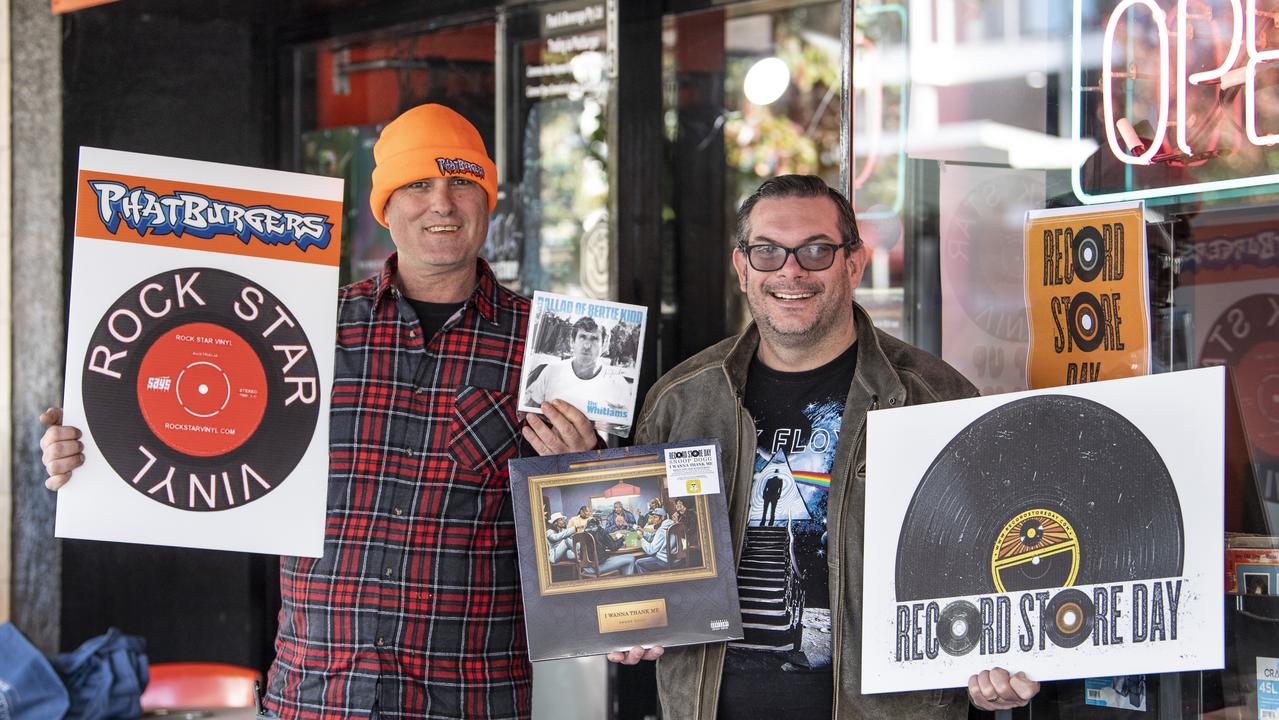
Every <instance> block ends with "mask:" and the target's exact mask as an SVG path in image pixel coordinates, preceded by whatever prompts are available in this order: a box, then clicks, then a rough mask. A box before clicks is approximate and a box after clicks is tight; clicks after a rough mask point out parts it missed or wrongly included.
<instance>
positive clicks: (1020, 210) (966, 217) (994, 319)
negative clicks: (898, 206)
mask: <svg viewBox="0 0 1279 720" xmlns="http://www.w3.org/2000/svg"><path fill="white" fill-rule="evenodd" d="M1044 178H1045V173H1044V171H1042V170H1014V169H1011V168H993V167H978V166H973V165H956V164H954V163H942V166H941V200H940V212H941V215H940V228H941V292H942V306H941V318H942V333H941V353H942V358H943V359H945V360H946V362H948V363H950V364H951V365H952V366H953V367H954V368H955V369H956V370H959V371H960V372H961V373H963V374H964V377H966V378H968V379H969V381H971V382H972V383H973V384H974V385H976V386H977V389H978V390H980V391H981V393H982V394H983V395H995V394H998V393H1004V392H1015V391H1018V390H1025V389H1027V387H1028V386H1027V385H1026V350H1027V347H1028V346H1029V337H1028V335H1029V327H1028V325H1027V320H1026V288H1025V284H1024V277H1025V269H1026V268H1025V253H1024V247H1023V245H1024V243H1023V241H1022V226H1023V221H1024V218H1025V216H1026V212H1028V211H1029V210H1032V209H1036V208H1041V207H1043V204H1044Z"/></svg>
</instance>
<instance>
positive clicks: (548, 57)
mask: <svg viewBox="0 0 1279 720" xmlns="http://www.w3.org/2000/svg"><path fill="white" fill-rule="evenodd" d="M509 27H510V28H511V29H510V32H509V45H508V47H510V48H512V53H513V55H514V63H513V64H512V72H511V81H510V89H511V95H510V98H511V102H510V107H511V112H510V113H509V115H508V119H507V120H508V122H509V123H510V128H509V133H508V136H509V137H510V141H511V144H512V146H513V147H512V151H513V152H512V153H511V155H510V160H511V169H512V172H511V177H510V180H511V184H510V185H509V186H507V187H509V192H510V193H511V196H512V206H513V208H515V210H516V212H517V213H518V222H517V224H518V227H519V228H520V229H521V238H520V239H521V241H522V248H521V250H520V253H519V258H520V282H519V284H520V286H521V287H522V288H523V289H524V290H525V291H526V292H532V291H533V290H547V291H550V292H556V293H562V294H566V295H577V296H586V297H595V298H609V297H611V296H612V295H613V289H612V286H611V285H610V283H611V282H612V257H611V255H612V252H613V248H612V245H613V242H612V239H611V237H610V234H609V216H608V204H609V192H610V185H609V151H610V148H609V143H608V98H609V91H610V87H611V81H610V75H611V63H612V62H613V61H612V58H611V52H610V48H609V37H608V33H607V32H606V17H605V3H603V2H599V1H595V2H589V1H588V2H582V1H580V0H577V1H574V2H567V3H564V2H561V3H547V4H543V5H538V6H535V7H529V8H524V9H520V10H513V11H512V14H511V21H510V23H509Z"/></svg>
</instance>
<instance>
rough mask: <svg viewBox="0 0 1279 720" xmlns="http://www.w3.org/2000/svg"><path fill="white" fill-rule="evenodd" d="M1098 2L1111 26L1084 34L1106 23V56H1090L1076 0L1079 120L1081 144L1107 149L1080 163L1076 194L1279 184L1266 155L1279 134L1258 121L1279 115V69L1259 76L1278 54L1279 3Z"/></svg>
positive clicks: (1143, 194) (1089, 198) (1111, 195)
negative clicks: (1276, 90)
mask: <svg viewBox="0 0 1279 720" xmlns="http://www.w3.org/2000/svg"><path fill="white" fill-rule="evenodd" d="M1098 10H1099V15H1098V18H1099V19H1104V25H1102V26H1100V27H1096V28H1088V30H1089V31H1091V33H1092V34H1095V33H1096V31H1097V30H1102V32H1101V52H1100V58H1096V57H1088V58H1085V56H1084V33H1085V28H1084V26H1083V8H1082V0H1075V4H1074V53H1073V83H1072V92H1071V96H1072V118H1073V121H1072V128H1073V133H1074V139H1075V141H1076V143H1080V144H1082V143H1083V142H1085V140H1086V139H1092V140H1095V141H1096V142H1097V143H1098V145H1100V149H1099V150H1098V152H1097V153H1095V154H1094V155H1093V156H1091V157H1089V158H1088V159H1086V160H1084V161H1083V162H1080V163H1077V164H1076V165H1075V168H1074V172H1073V178H1072V180H1073V184H1074V189H1075V194H1076V195H1077V196H1078V197H1079V199H1080V200H1081V201H1083V202H1088V203H1093V202H1107V201H1113V200H1122V199H1134V198H1159V197H1170V196H1176V195H1187V194H1191V193H1202V192H1208V191H1213V190H1226V189H1231V188H1239V187H1250V186H1257V185H1268V184H1275V183H1279V174H1276V173H1274V172H1272V171H1271V170H1270V168H1269V166H1268V163H1267V162H1266V154H1267V153H1266V150H1267V148H1269V146H1272V145H1276V144H1279V133H1275V132H1263V131H1262V130H1261V129H1260V127H1261V126H1264V125H1265V124H1266V116H1267V114H1268V113H1267V110H1271V115H1272V116H1274V117H1279V104H1276V103H1275V102H1274V100H1273V99H1271V98H1274V97H1275V96H1274V94H1273V90H1272V88H1271V86H1272V85H1274V84H1275V78H1279V75H1275V76H1274V77H1270V76H1268V75H1266V74H1265V73H1264V72H1262V71H1264V70H1266V66H1267V64H1268V63H1274V62H1276V61H1279V25H1276V20H1279V7H1275V8H1270V7H1258V0H1119V1H1118V2H1115V3H1114V4H1113V5H1111V6H1110V10H1109V12H1107V11H1106V9H1105V4H1103V7H1101V8H1098ZM1103 28H1104V29H1103ZM1085 61H1087V64H1086V62H1085ZM1271 67H1273V68H1274V69H1276V70H1279V65H1273V66H1271Z"/></svg>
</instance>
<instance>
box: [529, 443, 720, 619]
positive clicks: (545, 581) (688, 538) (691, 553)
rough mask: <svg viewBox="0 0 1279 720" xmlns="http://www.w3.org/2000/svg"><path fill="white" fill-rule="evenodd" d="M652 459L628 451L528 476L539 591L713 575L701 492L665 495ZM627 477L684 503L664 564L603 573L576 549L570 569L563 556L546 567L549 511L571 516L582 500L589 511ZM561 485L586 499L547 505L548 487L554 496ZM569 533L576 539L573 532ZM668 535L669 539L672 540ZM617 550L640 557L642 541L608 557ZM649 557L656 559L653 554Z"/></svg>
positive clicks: (662, 474) (661, 470)
mask: <svg viewBox="0 0 1279 720" xmlns="http://www.w3.org/2000/svg"><path fill="white" fill-rule="evenodd" d="M652 459H653V457H652V456H650V457H648V458H639V459H638V460H640V461H641V462H639V463H638V464H637V462H636V460H637V458H634V457H632V458H626V459H624V460H620V461H595V462H588V463H580V464H577V465H573V466H570V467H572V468H576V469H574V470H571V471H570V472H565V473H556V474H551V475H532V476H529V478H528V492H529V508H530V515H531V518H530V520H531V521H532V522H531V524H532V527H533V535H534V538H533V539H534V541H535V549H536V558H537V574H538V589H539V590H540V592H541V594H542V595H558V594H565V593H580V592H591V591H595V590H608V589H613V588H627V587H636V586H644V585H652V584H655V583H670V582H682V581H687V580H699V579H703V578H713V577H715V576H716V575H717V568H716V561H715V556H716V553H715V541H714V539H713V537H712V533H711V528H710V523H709V518H710V510H709V507H708V505H707V502H706V497H705V496H703V495H695V496H681V497H677V498H669V497H668V496H667V494H666V490H665V485H666V483H665V480H666V465H665V463H663V462H660V461H658V462H652V461H651V460H652ZM619 464H620V466H619ZM632 481H633V482H637V483H642V486H636V487H644V488H648V489H649V492H648V493H647V494H650V495H651V494H653V488H659V489H660V496H661V497H662V498H666V499H668V500H669V502H670V504H671V505H674V504H675V501H676V500H679V501H682V502H683V503H684V504H685V506H686V507H687V510H688V511H689V512H688V513H687V514H686V515H685V516H684V518H683V519H682V522H681V523H676V524H675V525H683V526H684V527H683V530H682V531H677V530H675V525H672V526H671V527H669V528H668V530H667V540H666V543H667V551H668V552H667V561H666V564H667V568H665V569H661V568H657V569H647V570H643V571H640V570H634V571H633V572H632V573H631V574H625V573H624V572H623V571H622V570H618V571H617V574H610V573H611V572H612V571H610V573H605V572H602V571H598V570H597V572H595V573H593V572H590V570H591V569H592V566H591V565H590V563H589V562H586V561H587V560H588V558H582V557H578V556H577V555H575V556H574V558H573V560H572V562H573V563H575V564H576V566H577V567H576V569H575V568H573V567H572V566H569V565H567V563H568V562H569V561H568V560H561V561H560V563H557V565H559V567H557V568H552V566H551V563H550V546H549V543H548V540H547V530H548V528H549V525H548V522H547V518H548V517H549V516H550V515H551V514H552V513H554V512H560V513H562V514H563V515H564V516H565V517H566V518H569V517H572V516H573V514H575V513H576V512H577V511H578V508H579V507H580V505H587V506H588V507H590V508H592V516H595V515H596V513H595V507H596V504H597V503H596V501H597V500H599V499H601V498H608V497H609V496H608V495H606V494H605V493H604V491H605V490H607V489H609V488H613V487H615V486H616V485H617V483H619V482H620V483H629V482H632ZM566 488H572V489H574V490H575V491H576V493H575V496H576V497H580V498H585V499H586V500H587V502H581V503H578V502H574V503H570V504H571V505H573V507H571V508H566V507H564V505H565V503H564V502H563V501H562V500H561V502H560V503H559V504H558V505H557V504H556V503H554V502H551V503H550V505H552V506H554V507H548V506H547V502H548V501H547V498H548V491H559V492H555V493H554V494H555V495H557V496H559V495H560V494H561V493H562V492H563V491H564V490H565V489H566ZM610 505H611V502H610ZM664 509H665V508H664ZM597 519H598V517H597ZM668 519H669V516H668ZM636 520H637V521H640V520H641V519H640V518H639V517H636ZM579 534H580V533H579ZM573 537H574V538H575V539H576V535H574V536H573ZM671 538H675V539H674V540H672V539H671ZM673 542H675V543H677V546H676V547H675V548H674V552H672V547H671V543H673ZM591 546H592V547H595V544H594V541H592V545H591ZM623 554H631V555H633V556H635V557H636V563H637V564H638V563H639V559H640V557H647V556H648V555H647V553H644V552H643V548H642V547H640V548H636V547H633V546H632V547H629V548H626V549H624V550H619V551H617V552H616V553H613V554H612V555H610V557H614V556H620V555H623ZM673 555H678V556H679V557H678V558H673V557H672V556H673ZM653 559H654V560H655V561H656V558H653ZM584 563H585V566H584ZM596 563H597V565H596V566H595V567H596V568H598V557H597V558H596ZM648 564H649V565H650V566H651V565H655V564H656V563H655V562H650V563H648ZM606 575H607V576H606Z"/></svg>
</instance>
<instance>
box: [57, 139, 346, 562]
mask: <svg viewBox="0 0 1279 720" xmlns="http://www.w3.org/2000/svg"><path fill="white" fill-rule="evenodd" d="M341 234H342V181H341V180H337V179H333V178H323V177H316V176H310V175H299V174H295V173H284V172H277V171H273V170H261V169H257V168H245V167H237V166H234V165H222V164H218V163H207V162H196V161H191V160H180V159H175V158H165V157H158V156H154V155H139V154H135V153H122V152H115V151H111V150H100V149H97V148H81V151H80V170H79V174H78V177H77V190H76V222H75V251H74V254H73V258H72V274H71V309H70V317H69V320H68V333H67V360H66V397H65V407H66V422H67V423H68V424H71V425H74V426H76V427H79V428H81V429H82V430H83V431H84V444H85V453H84V454H85V465H84V467H83V468H82V469H81V470H77V471H76V475H77V477H78V478H80V480H78V481H77V482H75V483H72V484H71V485H70V486H68V487H67V488H66V489H65V492H60V493H59V494H58V513H57V524H56V528H55V532H56V535H57V536H58V537H74V538H85V539H97V540H114V541H119V542H139V543H150V544H159V545H176V546H183V547H199V548H211V549H223V550H241V551H251V552H265V553H272V554H283V555H301V556H311V557H318V556H319V555H320V554H321V552H322V551H323V546H324V514H325V512H324V509H325V493H326V487H327V475H328V473H327V469H328V422H327V418H328V414H329V413H328V405H329V389H330V387H331V386H332V383H333V346H334V337H335V334H336V328H335V325H334V320H333V319H334V317H335V316H336V314H337V281H338V264H339V261H340V259H341Z"/></svg>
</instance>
